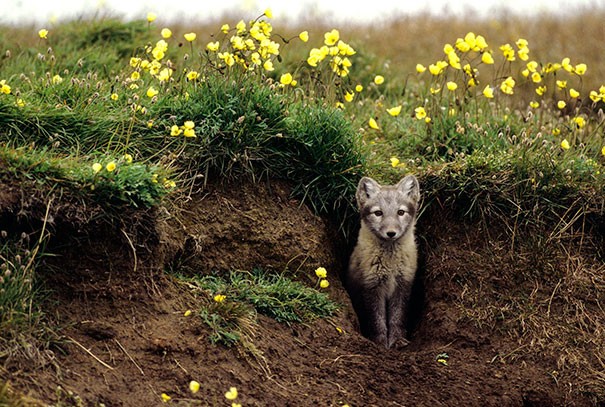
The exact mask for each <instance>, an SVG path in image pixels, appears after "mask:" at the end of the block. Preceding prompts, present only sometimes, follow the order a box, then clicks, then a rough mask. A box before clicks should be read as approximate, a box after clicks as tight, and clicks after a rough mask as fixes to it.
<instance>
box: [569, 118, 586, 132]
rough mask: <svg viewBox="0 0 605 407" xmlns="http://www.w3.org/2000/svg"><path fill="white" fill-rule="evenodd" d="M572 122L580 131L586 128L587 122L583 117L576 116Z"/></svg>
mask: <svg viewBox="0 0 605 407" xmlns="http://www.w3.org/2000/svg"><path fill="white" fill-rule="evenodd" d="M572 122H573V123H574V124H575V125H576V127H577V128H578V129H583V128H584V127H585V126H586V120H584V118H583V117H582V116H576V117H574V118H573V119H572Z"/></svg>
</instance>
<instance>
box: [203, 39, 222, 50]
mask: <svg viewBox="0 0 605 407" xmlns="http://www.w3.org/2000/svg"><path fill="white" fill-rule="evenodd" d="M219 46H220V43H219V42H218V41H214V42H212V41H211V42H209V43H208V44H206V49H207V50H208V51H212V52H216V51H218V48H219Z"/></svg>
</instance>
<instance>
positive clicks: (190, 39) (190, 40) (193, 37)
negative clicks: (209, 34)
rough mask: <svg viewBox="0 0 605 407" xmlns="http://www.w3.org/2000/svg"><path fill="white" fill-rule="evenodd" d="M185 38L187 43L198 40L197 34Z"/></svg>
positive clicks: (188, 34) (190, 34) (186, 35)
mask: <svg viewBox="0 0 605 407" xmlns="http://www.w3.org/2000/svg"><path fill="white" fill-rule="evenodd" d="M183 37H185V39H186V40H187V41H189V42H192V41H194V40H195V39H196V38H197V34H196V33H187V34H185V35H184V36H183Z"/></svg>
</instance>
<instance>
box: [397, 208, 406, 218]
mask: <svg viewBox="0 0 605 407" xmlns="http://www.w3.org/2000/svg"><path fill="white" fill-rule="evenodd" d="M397 215H399V216H403V215H405V211H404V210H403V209H399V210H398V211H397Z"/></svg>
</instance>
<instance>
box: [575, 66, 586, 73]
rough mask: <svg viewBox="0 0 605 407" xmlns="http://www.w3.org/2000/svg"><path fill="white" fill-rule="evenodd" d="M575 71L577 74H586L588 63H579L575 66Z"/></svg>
mask: <svg viewBox="0 0 605 407" xmlns="http://www.w3.org/2000/svg"><path fill="white" fill-rule="evenodd" d="M574 72H575V73H576V74H577V75H584V74H585V73H586V64H578V65H576V66H575V67H574Z"/></svg>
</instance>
